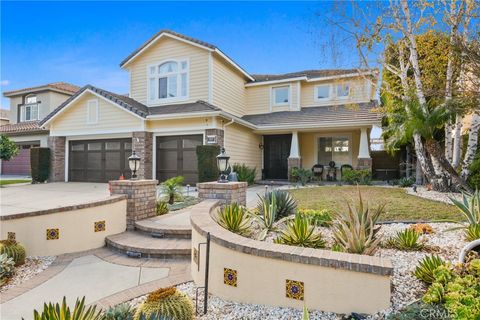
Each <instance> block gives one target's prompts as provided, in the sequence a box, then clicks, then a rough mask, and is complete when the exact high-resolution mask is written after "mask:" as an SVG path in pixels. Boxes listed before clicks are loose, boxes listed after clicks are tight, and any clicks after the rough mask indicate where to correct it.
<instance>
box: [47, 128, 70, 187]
mask: <svg viewBox="0 0 480 320" xmlns="http://www.w3.org/2000/svg"><path fill="white" fill-rule="evenodd" d="M66 141H67V140H66V137H56V136H50V137H48V147H49V148H50V173H49V178H48V181H49V182H64V181H65V175H66V172H65V148H66V143H67V142H66Z"/></svg>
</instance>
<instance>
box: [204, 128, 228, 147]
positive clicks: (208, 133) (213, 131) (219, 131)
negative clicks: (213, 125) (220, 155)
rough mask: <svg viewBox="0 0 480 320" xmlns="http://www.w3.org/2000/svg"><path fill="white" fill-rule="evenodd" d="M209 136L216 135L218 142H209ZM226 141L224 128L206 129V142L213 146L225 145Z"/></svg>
mask: <svg viewBox="0 0 480 320" xmlns="http://www.w3.org/2000/svg"><path fill="white" fill-rule="evenodd" d="M208 136H215V137H216V138H217V142H216V143H208ZM224 142H225V133H224V131H223V129H206V130H205V144H206V145H211V146H215V145H217V146H220V147H224Z"/></svg>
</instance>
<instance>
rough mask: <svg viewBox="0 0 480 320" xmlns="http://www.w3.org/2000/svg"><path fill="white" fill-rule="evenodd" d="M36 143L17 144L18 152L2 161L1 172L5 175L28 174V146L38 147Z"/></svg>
mask: <svg viewBox="0 0 480 320" xmlns="http://www.w3.org/2000/svg"><path fill="white" fill-rule="evenodd" d="M38 146H39V145H38V144H22V145H18V149H19V150H18V154H17V155H16V156H15V157H14V158H12V159H10V161H2V174H6V175H24V176H29V175H30V148H31V147H38Z"/></svg>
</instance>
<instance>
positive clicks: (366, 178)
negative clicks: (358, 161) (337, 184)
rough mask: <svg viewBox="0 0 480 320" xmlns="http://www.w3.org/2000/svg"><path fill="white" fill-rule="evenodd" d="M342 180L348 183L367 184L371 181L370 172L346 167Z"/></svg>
mask: <svg viewBox="0 0 480 320" xmlns="http://www.w3.org/2000/svg"><path fill="white" fill-rule="evenodd" d="M342 180H343V181H345V182H346V183H349V184H361V185H369V184H370V183H371V182H372V172H371V171H370V170H355V169H354V170H351V169H347V170H345V171H343V175H342Z"/></svg>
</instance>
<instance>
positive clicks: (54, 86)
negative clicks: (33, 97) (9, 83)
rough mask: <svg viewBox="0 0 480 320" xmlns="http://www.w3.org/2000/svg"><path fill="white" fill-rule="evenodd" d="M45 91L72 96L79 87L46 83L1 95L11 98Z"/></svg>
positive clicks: (62, 83)
mask: <svg viewBox="0 0 480 320" xmlns="http://www.w3.org/2000/svg"><path fill="white" fill-rule="evenodd" d="M45 90H52V91H58V92H62V93H66V94H74V93H76V92H77V91H78V90H80V87H78V86H76V85H73V84H70V83H66V82H53V83H48V84H44V85H40V86H36V87H29V88H23V89H16V90H11V91H5V92H4V93H3V95H4V96H5V97H11V96H16V95H20V94H24V93H34V92H38V91H45Z"/></svg>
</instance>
